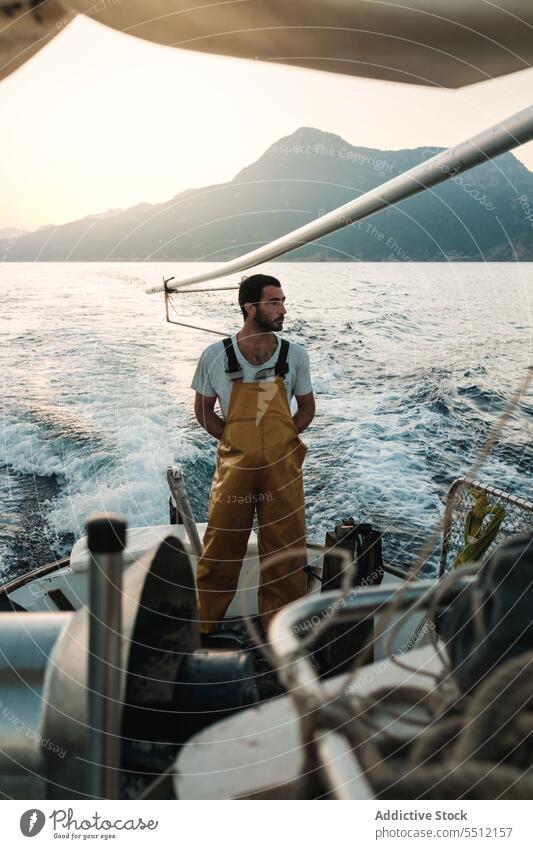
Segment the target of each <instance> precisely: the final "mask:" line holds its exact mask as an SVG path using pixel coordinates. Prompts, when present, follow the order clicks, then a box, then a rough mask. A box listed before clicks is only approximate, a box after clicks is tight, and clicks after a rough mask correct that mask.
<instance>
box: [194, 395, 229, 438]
mask: <svg viewBox="0 0 533 849" xmlns="http://www.w3.org/2000/svg"><path fill="white" fill-rule="evenodd" d="M216 400H217V396H216V395H200V393H199V392H197V393H196V396H195V398H194V415H195V416H196V418H197V420H198V422H199V424H201V425H202V427H203V428H204V429H205V430H206V431H207V432H208V433H209V434H210V435H211V436H214V437H215V439H220V437H221V436H222V433H223V431H224V427H225V426H226V422H225V421H224V419H221V418H220V416H217V414H216V413H215V403H216Z"/></svg>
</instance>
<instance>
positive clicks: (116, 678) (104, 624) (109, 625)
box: [87, 513, 126, 799]
mask: <svg viewBox="0 0 533 849" xmlns="http://www.w3.org/2000/svg"><path fill="white" fill-rule="evenodd" d="M125 544H126V523H125V521H124V519H123V518H122V517H121V516H119V515H117V514H115V513H109V514H105V513H99V514H96V515H94V516H91V517H90V519H89V520H88V521H87V547H88V549H89V552H90V555H91V568H90V579H89V673H88V687H89V705H88V718H89V758H90V760H91V768H90V778H89V793H90V794H91V796H94V797H95V798H98V799H118V798H119V795H120V781H119V779H120V723H121V716H122V702H121V677H122V676H121V671H122V657H121V648H122V616H121V601H122V551H123V549H124V546H125Z"/></svg>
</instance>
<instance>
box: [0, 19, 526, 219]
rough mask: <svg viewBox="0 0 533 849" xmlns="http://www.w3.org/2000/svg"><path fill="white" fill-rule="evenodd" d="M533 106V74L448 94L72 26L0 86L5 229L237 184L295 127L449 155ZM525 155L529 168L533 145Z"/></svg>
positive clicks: (80, 23) (85, 23)
mask: <svg viewBox="0 0 533 849" xmlns="http://www.w3.org/2000/svg"><path fill="white" fill-rule="evenodd" d="M532 101H533V69H532V70H527V71H522V72H520V73H518V74H513V75H511V76H508V77H503V78H501V79H498V80H495V81H491V82H487V83H481V84H478V85H475V86H469V87H467V88H463V89H460V90H458V91H448V90H440V89H429V88H422V87H418V86H409V85H401V84H397V83H385V82H380V81H371V80H360V79H357V78H356V77H353V78H349V77H343V76H336V75H329V74H328V75H326V74H322V73H319V72H315V71H307V70H303V69H302V70H300V69H295V68H289V67H283V66H281V65H273V64H268V63H259V62H249V61H245V60H241V59H228V58H223V57H220V58H219V57H213V56H207V55H202V54H199V53H189V52H188V51H180V50H175V49H171V48H165V47H160V46H158V45H153V44H149V43H148V42H144V41H141V40H139V39H135V38H133V37H131V36H127V35H123V34H122V33H118V32H116V31H114V30H111V29H108V28H106V27H104V26H102V25H100V24H97V23H95V22H94V21H91V20H88V19H85V18H81V17H80V18H78V19H77V20H76V21H74V22H73V23H72V24H71V25H70V26H69V27H68V28H67V29H66V30H65V31H64V32H62V33H61V34H60V35H59V36H57V38H56V39H54V40H53V41H52V42H51V43H50V44H49V45H48V46H47V47H46V48H45V49H44V50H43V51H42V52H41V53H39V54H37V55H36V56H35V57H34V58H33V59H31V60H30V61H29V62H28V63H27V64H26V65H25V66H23V67H22V68H20V69H19V70H18V71H16V72H15V73H14V74H12V75H11V76H10V77H8V78H7V79H6V80H4V81H3V82H2V83H0V115H1V119H2V120H1V127H2V130H1V132H2V157H1V160H0V186H1V192H2V194H1V197H2V202H1V204H0V229H2V228H5V227H22V228H26V229H35V228H36V227H39V226H41V225H42V224H61V223H63V222H65V221H70V220H72V219H75V218H81V217H83V216H84V215H86V214H89V213H93V212H101V211H104V210H106V209H110V208H125V207H128V206H133V205H135V204H136V203H139V202H141V201H148V202H152V203H155V202H159V201H163V200H168V199H170V198H171V197H173V196H174V195H175V194H177V193H178V192H180V191H182V190H183V189H187V188H191V187H196V186H205V185H209V184H212V183H220V182H224V181H226V180H229V179H231V178H232V177H233V176H234V175H235V173H236V172H237V171H238V170H240V169H241V168H242V167H243V166H245V165H247V164H249V163H250V162H252V161H254V160H255V159H257V158H258V157H259V156H260V155H261V154H262V153H263V152H264V150H265V149H266V148H267V147H268V146H269V145H270V144H272V143H273V142H274V141H276V140H277V139H278V138H280V137H281V136H285V135H288V134H290V133H292V132H293V131H294V130H296V129H297V128H298V127H300V126H313V127H318V128H319V129H322V130H325V131H328V132H333V133H337V134H339V135H341V136H342V137H343V138H344V139H346V140H347V141H348V142H350V143H351V144H353V145H361V146H366V147H379V148H382V149H397V148H402V147H419V146H425V145H442V146H447V145H450V144H455V143H457V142H459V141H462V140H463V139H465V138H467V137H468V136H469V135H472V134H474V133H475V132H477V131H479V130H481V129H483V128H484V127H485V126H489V125H490V124H492V123H495V122H496V121H498V120H499V119H501V118H504V117H506V116H507V115H510V114H511V113H512V112H515V111H517V110H519V109H521V108H523V107H524V106H527V105H529V104H530V103H531V102H532ZM517 155H518V156H519V157H520V158H521V159H522V161H523V162H525V163H526V164H527V165H528V167H530V168H531V169H532V170H533V143H530V144H529V145H526V146H523V147H522V148H521V149H519V150H518V151H517Z"/></svg>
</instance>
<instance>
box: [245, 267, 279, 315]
mask: <svg viewBox="0 0 533 849" xmlns="http://www.w3.org/2000/svg"><path fill="white" fill-rule="evenodd" d="M264 286H277V288H278V289H281V283H280V282H279V280H277V279H276V278H275V277H270V275H268V274H252V275H250V277H243V279H242V280H241V285H240V286H239V306H240V308H241V310H242V314H243V316H244V318H247V313H246V310H245V308H244V305H245V304H254V303H256V302H257V301H260V300H261V292H262V291H263V287H264Z"/></svg>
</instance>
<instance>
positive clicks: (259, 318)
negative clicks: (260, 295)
mask: <svg viewBox="0 0 533 849" xmlns="http://www.w3.org/2000/svg"><path fill="white" fill-rule="evenodd" d="M254 321H255V323H256V324H257V325H258V326H259V327H260V328H261V329H262V330H279V329H280V328H281V327H283V316H280V317H279V319H278V320H276V321H272V320H271V319H270V318H267V317H266V315H265V314H264V313H263V311H262V309H261V307H260V306H259V305H258V306H257V307H256V309H255V318H254Z"/></svg>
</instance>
